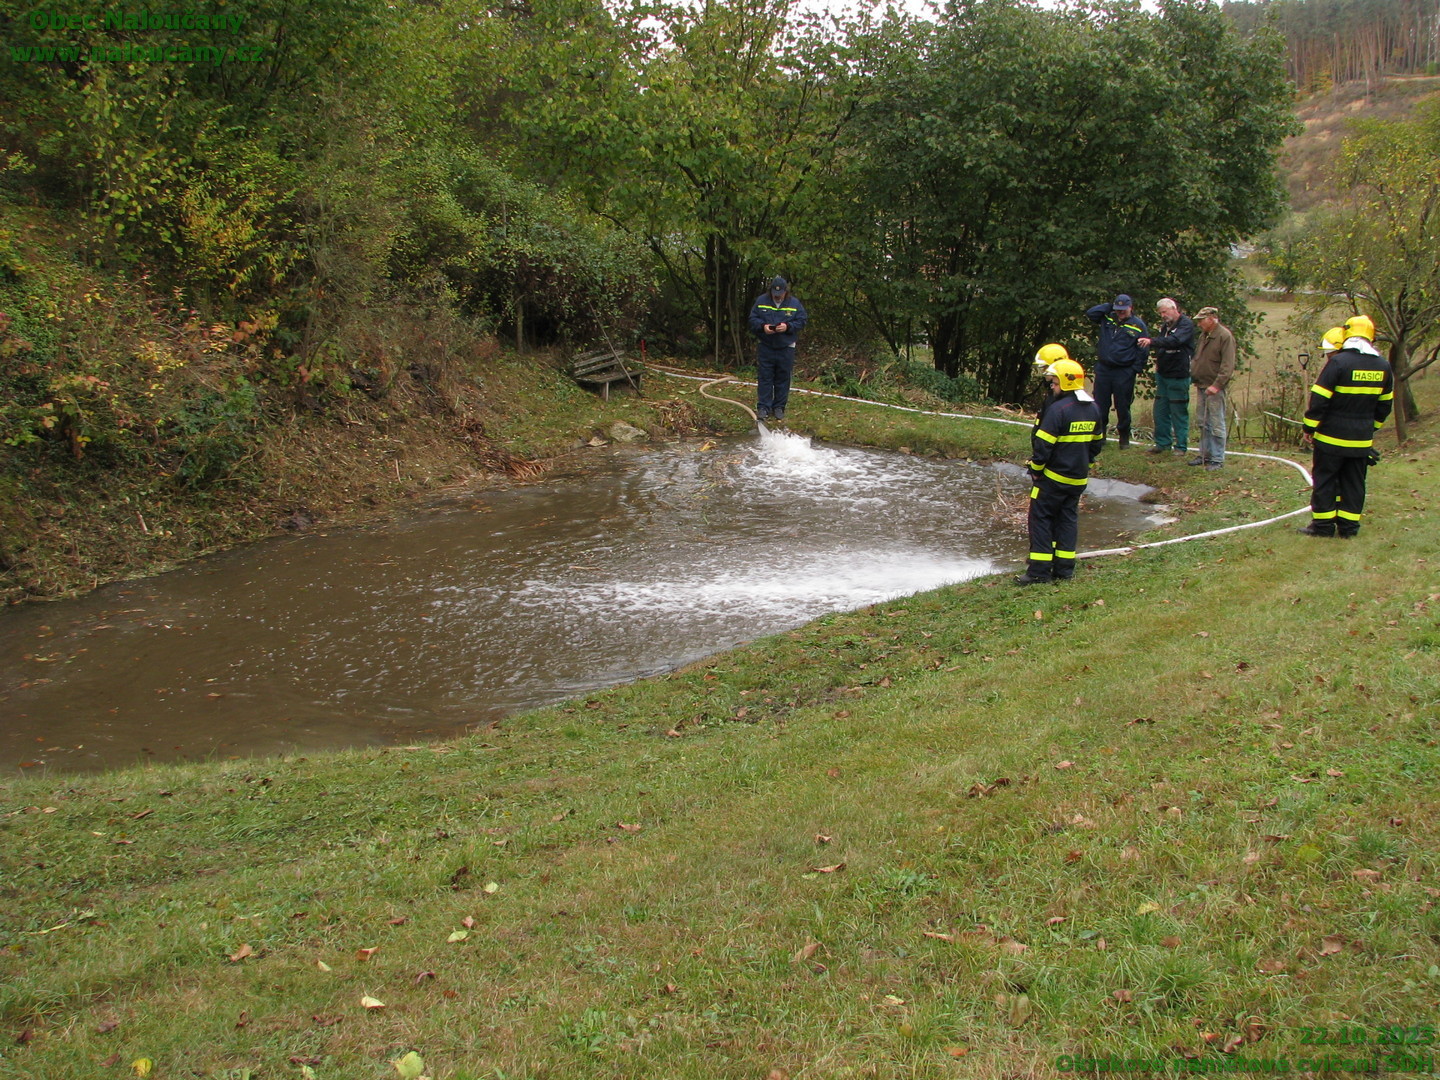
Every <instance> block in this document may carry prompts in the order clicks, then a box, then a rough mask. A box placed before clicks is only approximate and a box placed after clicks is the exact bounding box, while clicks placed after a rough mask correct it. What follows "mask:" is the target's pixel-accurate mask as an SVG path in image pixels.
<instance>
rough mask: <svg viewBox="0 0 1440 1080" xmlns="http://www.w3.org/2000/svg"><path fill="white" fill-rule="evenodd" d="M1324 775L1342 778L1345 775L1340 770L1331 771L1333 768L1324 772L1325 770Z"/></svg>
mask: <svg viewBox="0 0 1440 1080" xmlns="http://www.w3.org/2000/svg"><path fill="white" fill-rule="evenodd" d="M1325 775H1326V776H1344V775H1345V773H1344V771H1343V770H1341V769H1333V768H1332V769H1326V770H1325Z"/></svg>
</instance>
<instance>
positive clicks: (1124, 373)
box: [1085, 293, 1150, 450]
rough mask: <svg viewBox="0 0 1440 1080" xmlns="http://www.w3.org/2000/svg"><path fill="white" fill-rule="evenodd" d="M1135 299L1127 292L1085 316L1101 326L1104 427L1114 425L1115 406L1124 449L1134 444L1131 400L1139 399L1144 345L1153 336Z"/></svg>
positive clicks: (1099, 387)
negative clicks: (1112, 408) (1137, 386)
mask: <svg viewBox="0 0 1440 1080" xmlns="http://www.w3.org/2000/svg"><path fill="white" fill-rule="evenodd" d="M1134 307H1135V302H1134V301H1133V300H1131V299H1130V297H1128V296H1127V295H1125V294H1124V293H1121V294H1120V295H1119V296H1117V297H1115V299H1114V300H1113V301H1111V302H1110V303H1108V304H1096V305H1095V306H1094V307H1092V308H1091V309H1090V310H1089V311H1087V312H1085V317H1086V318H1087V319H1089V320H1090V321H1091V322H1093V323H1094V324H1095V325H1096V326H1098V327H1099V328H1100V338H1099V341H1097V342H1096V345H1095V354H1096V363H1095V406H1096V408H1098V409H1099V410H1100V420H1101V428H1102V430H1104V429H1106V428H1108V427H1109V426H1110V405H1111V403H1112V402H1113V403H1114V405H1115V433H1116V435H1117V436H1118V437H1119V439H1120V449H1121V450H1124V449H1125V448H1126V447H1127V446H1129V445H1130V403H1131V402H1132V401H1134V400H1135V376H1137V375H1139V374H1140V372H1141V371H1142V370H1144V368H1145V362H1146V360H1148V359H1149V357H1150V350H1149V349H1147V348H1146V347H1145V346H1143V345H1141V344H1140V339H1141V338H1143V337H1149V334H1150V331H1149V330H1148V329H1147V328H1146V326H1145V320H1144V319H1142V318H1140V316H1139V315H1136V314H1135V313H1134Z"/></svg>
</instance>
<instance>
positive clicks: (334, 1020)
mask: <svg viewBox="0 0 1440 1080" xmlns="http://www.w3.org/2000/svg"><path fill="white" fill-rule="evenodd" d="M310 1019H311V1020H313V1021H315V1026H316V1027H322V1028H325V1027H334V1026H335V1025H336V1024H338V1023H340V1022H341V1021H342V1020H344V1019H345V1018H344V1017H343V1016H312V1017H310Z"/></svg>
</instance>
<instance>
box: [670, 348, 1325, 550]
mask: <svg viewBox="0 0 1440 1080" xmlns="http://www.w3.org/2000/svg"><path fill="white" fill-rule="evenodd" d="M646 367H647V368H648V369H649V370H652V371H656V372H658V373H660V374H662V375H668V376H670V377H671V378H672V379H688V380H690V381H692V382H698V383H702V384H703V385H702V386H701V387H700V393H701V395H702V396H704V397H707V398H709V399H710V400H711V401H723V402H726V403H727V404H730V405H737V406H739V407H740V408H741V409H743V410H745V412H747V413H749V414H750V419H752V420H756V417H755V412H754V410H753V409H751V408H750V407H749V406H748V405H746V404H745V403H744V402H741V401H736V400H735V399H734V398H726V397H720V396H719V395H717V394H711V393H708V390H709V388H710V387H712V386H716V385H718V384H720V383H733V384H734V385H736V386H754V385H755V384H754V383H752V382H746V381H744V380H742V379H737V378H735V377H734V376H733V375H720V376H715V375H686V374H684V373H682V372H679V371H670V370H668V369H666V368H664V367H661V366H659V365H658V364H654V363H650V364H647V365H646ZM790 392H791V393H792V394H809V395H810V396H812V397H822V398H833V399H834V400H836V401H848V402H851V403H852V404H855V405H873V406H875V407H876V408H880V409H895V410H897V411H899V412H908V413H917V414H919V415H921V416H940V417H944V418H946V419H952V420H982V421H986V422H989V423H992V424H1010V425H1012V426H1015V427H1026V428H1028V427H1033V426H1034V424H1033V423H1032V422H1031V421H1029V420H1010V419H1008V418H1006V417H1003V416H977V415H975V414H973V413H953V412H937V411H935V410H932V409H916V408H912V407H911V406H909V405H891V404H890V403H888V402H884V401H867V400H865V399H864V398H854V397H846V396H845V395H843V394H827V393H824V392H823V391H820V390H803V389H800V388H799V387H795V388H792V389H791V391H790ZM756 423H759V421H758V420H756ZM1108 441H1111V442H1113V441H1114V440H1113V439H1111V440H1108ZM1225 455H1226V456H1227V457H1245V458H1255V459H1256V460H1258V461H1278V462H1279V463H1280V464H1282V465H1289V466H1290V467H1291V468H1292V469H1294V470H1295V471H1296V472H1298V473H1299V474H1300V475H1301V476H1303V477H1304V478H1305V484H1306V486H1309V485H1311V484H1312V483H1313V480H1312V478H1311V476H1310V470H1309V469H1307V468H1305V466H1304V465H1302V464H1300V463H1299V462H1298V461H1292V460H1290V459H1289V458H1285V457H1280V456H1278V455H1276V454H1250V453H1245V452H1243V451H1240V450H1226V451H1225ZM1308 513H1310V504H1309V503H1306V504H1305V505H1304V506H1301V507H1299V508H1297V509H1295V510H1290V511H1288V512H1286V513H1284V514H1279V515H1277V516H1275V517H1269V518H1266V519H1265V520H1263V521H1247V522H1245V523H1244V524H1243V525H1227V526H1226V527H1225V528H1223V529H1208V530H1206V531H1205V532H1199V533H1191V534H1190V535H1189V536H1175V537H1171V538H1170V539H1169V540H1152V541H1150V542H1149V543H1146V544H1131V545H1129V546H1128V547H1115V548H1102V549H1099V550H1096V551H1081V552H1077V553H1076V556H1075V557H1076V558H1078V559H1093V558H1096V557H1098V556H1100V555H1129V554H1130V553H1131V552H1133V551H1140V550H1143V549H1144V548H1157V547H1168V546H1169V545H1171V544H1183V543H1185V542H1186V541H1189V540H1206V539H1209V538H1210V537H1212V536H1224V535H1225V534H1226V533H1235V532H1243V531H1244V530H1246V529H1259V528H1262V527H1264V526H1266V525H1274V524H1275V523H1276V522H1277V521H1284V520H1285V519H1286V518H1292V517H1296V516H1298V515H1300V514H1308Z"/></svg>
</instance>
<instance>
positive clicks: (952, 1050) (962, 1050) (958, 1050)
mask: <svg viewBox="0 0 1440 1080" xmlns="http://www.w3.org/2000/svg"><path fill="white" fill-rule="evenodd" d="M945 1052H946V1053H947V1054H949V1055H950V1056H951V1057H953V1058H963V1057H964V1056H965V1055H966V1054H968V1053H970V1048H969V1047H968V1046H951V1047H949V1048H948V1049H946V1051H945Z"/></svg>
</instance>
